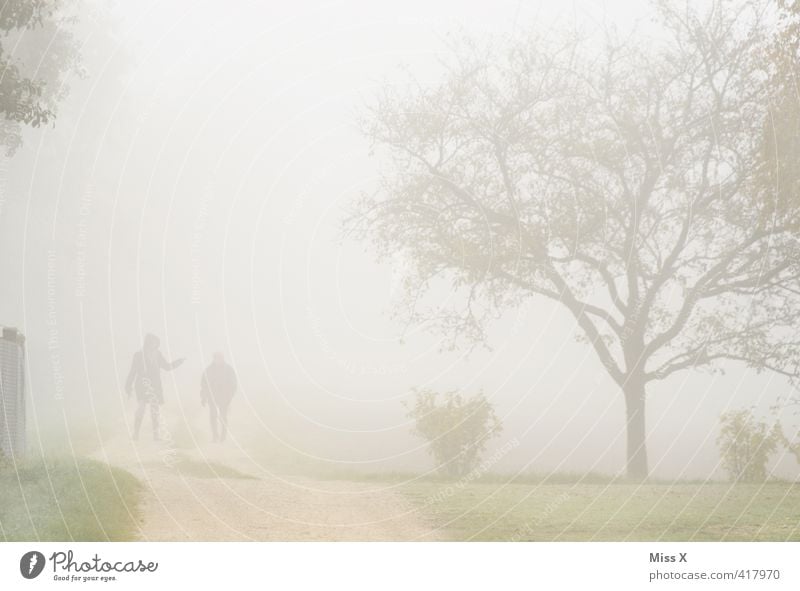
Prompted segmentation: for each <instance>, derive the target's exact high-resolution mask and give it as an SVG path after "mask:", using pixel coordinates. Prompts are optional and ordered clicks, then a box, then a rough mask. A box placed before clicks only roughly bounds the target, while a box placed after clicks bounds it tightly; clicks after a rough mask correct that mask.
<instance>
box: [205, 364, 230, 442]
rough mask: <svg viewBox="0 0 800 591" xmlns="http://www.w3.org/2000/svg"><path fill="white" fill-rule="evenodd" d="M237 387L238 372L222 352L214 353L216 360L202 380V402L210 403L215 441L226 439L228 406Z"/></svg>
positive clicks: (212, 434)
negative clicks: (227, 361)
mask: <svg viewBox="0 0 800 591" xmlns="http://www.w3.org/2000/svg"><path fill="white" fill-rule="evenodd" d="M236 388H237V380H236V372H235V371H234V370H233V368H232V367H231V366H230V365H228V364H227V363H225V357H224V356H223V355H222V353H214V361H212V363H211V365H209V366H208V367H207V368H206V370H205V371H204V372H203V377H202V379H201V381H200V403H201V404H202V405H203V406H205V405H206V404H208V412H209V418H210V420H211V436H212V437H213V438H214V441H225V437H226V436H227V434H228V408H229V406H230V403H231V400H232V399H233V395H234V394H236ZM218 423H219V425H218ZM218 427H219V429H218Z"/></svg>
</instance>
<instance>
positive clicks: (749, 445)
mask: <svg viewBox="0 0 800 591" xmlns="http://www.w3.org/2000/svg"><path fill="white" fill-rule="evenodd" d="M784 440H785V438H784V436H783V432H782V430H781V428H780V425H779V424H778V423H775V424H774V425H772V426H771V427H770V426H769V425H768V424H767V423H765V422H764V421H760V420H758V419H756V418H755V417H754V416H753V413H752V412H751V411H749V410H746V409H741V410H732V411H729V412H726V413H723V414H722V416H721V417H720V433H719V436H718V437H717V445H718V446H719V449H720V456H721V458H722V465H723V467H724V468H725V471H726V472H727V473H728V475H729V476H730V478H731V480H733V481H735V482H763V481H764V480H766V478H767V463H768V462H769V459H770V458H771V457H772V455H773V454H774V453H775V451H776V450H777V449H778V446H779V445H780V444H781V443H783V442H784Z"/></svg>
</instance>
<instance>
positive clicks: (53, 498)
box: [0, 458, 142, 542]
mask: <svg viewBox="0 0 800 591" xmlns="http://www.w3.org/2000/svg"><path fill="white" fill-rule="evenodd" d="M141 490H142V487H141V485H140V483H139V481H138V480H137V479H136V478H135V477H134V476H132V475H131V474H129V473H128V472H126V471H124V470H120V469H117V468H112V467H110V466H108V465H107V464H103V463H100V462H96V461H93V460H87V459H76V458H59V459H48V460H30V461H26V462H22V463H20V464H18V465H17V466H16V467H15V466H13V465H10V464H9V463H5V464H0V540H4V541H8V542H14V541H76V542H79V541H124V540H131V539H133V538H134V536H135V530H136V520H137V518H138V512H139V510H138V504H139V496H140V493H141Z"/></svg>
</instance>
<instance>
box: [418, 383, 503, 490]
mask: <svg viewBox="0 0 800 591" xmlns="http://www.w3.org/2000/svg"><path fill="white" fill-rule="evenodd" d="M415 394H416V397H415V400H414V404H413V406H410V405H406V407H407V408H408V409H409V412H408V417H409V418H411V419H414V423H415V424H414V429H413V431H412V432H413V433H414V434H415V435H418V436H419V437H422V438H423V439H426V440H427V441H428V443H429V445H428V453H429V454H430V455H431V456H432V457H433V459H434V461H435V462H436V466H437V468H438V469H439V471H440V472H441V473H442V474H444V475H446V476H448V477H451V478H460V477H463V476H466V475H467V474H469V473H470V472H471V471H472V470H474V469H475V468H476V467H477V465H478V462H479V460H480V456H481V453H483V451H484V450H485V449H486V444H487V443H488V442H489V440H490V439H492V438H493V437H496V436H497V435H499V434H500V432H501V431H502V427H501V425H500V419H498V418H497V415H496V414H495V412H494V408H493V407H492V405H491V404H490V403H489V401H488V400H486V397H485V396H484V394H483V392H479V393H478V394H477V395H475V396H473V397H472V398H465V397H463V396H462V395H461V394H459V393H457V392H446V393H444V394H439V393H436V392H432V391H429V390H423V391H417V392H416V393H415Z"/></svg>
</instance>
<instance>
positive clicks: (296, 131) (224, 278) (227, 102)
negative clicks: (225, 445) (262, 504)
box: [0, 0, 797, 477]
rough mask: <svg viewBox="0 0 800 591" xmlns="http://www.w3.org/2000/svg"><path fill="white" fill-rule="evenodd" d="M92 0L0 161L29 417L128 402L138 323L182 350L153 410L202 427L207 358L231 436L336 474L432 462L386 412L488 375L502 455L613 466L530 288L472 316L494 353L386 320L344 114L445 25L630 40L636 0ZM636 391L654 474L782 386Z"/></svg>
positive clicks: (444, 46)
mask: <svg viewBox="0 0 800 591" xmlns="http://www.w3.org/2000/svg"><path fill="white" fill-rule="evenodd" d="M481 4H482V5H483V6H482V7H481V6H480V5H481ZM554 4H555V5H556V6H557V7H556V6H554ZM476 5H478V6H476ZM86 6H87V9H86V12H85V14H86V15H93V16H92V18H86V19H83V20H82V21H81V23H80V25H79V29H78V36H79V40H80V41H81V42H82V43H83V48H82V50H83V54H84V64H83V65H84V68H85V76H84V77H83V78H74V79H73V80H71V81H70V89H71V93H70V96H69V98H68V99H67V100H66V101H65V102H64V103H63V104H62V105H61V106H60V108H59V113H58V118H57V120H56V122H55V125H54V126H48V127H46V128H43V129H40V130H28V131H26V133H25V145H24V147H23V148H22V149H21V150H20V151H19V153H18V154H16V155H15V156H14V157H13V158H11V159H6V160H4V161H3V162H2V163H1V164H0V166H1V168H0V193H1V194H2V199H1V200H0V247H1V248H2V253H3V255H2V257H0V265H2V277H3V284H4V286H3V290H2V316H0V324H2V325H7V326H18V327H20V328H21V329H22V330H23V331H24V332H25V333H26V335H27V337H28V354H29V359H30V382H29V384H30V392H31V394H32V399H33V404H34V409H33V412H34V415H35V416H36V417H38V420H39V421H40V422H41V425H43V426H45V427H47V428H48V429H50V428H53V427H51V425H54V424H58V423H59V422H61V421H62V417H63V416H69V420H70V421H73V422H75V424H78V423H80V422H81V421H84V422H85V423H88V424H92V425H96V426H98V428H101V427H102V425H104V424H107V423H109V422H113V421H114V420H117V419H119V418H120V417H123V416H125V414H126V413H127V414H128V415H130V413H131V412H132V406H131V405H130V404H129V403H126V402H125V401H124V399H123V394H122V382H123V380H124V377H125V373H126V372H127V369H128V364H129V362H130V356H131V355H132V354H133V352H134V351H135V350H137V349H138V348H139V347H140V346H141V339H142V335H143V334H144V333H145V332H154V333H156V334H158V335H160V336H161V339H162V349H163V350H164V353H165V355H166V356H167V357H168V358H173V357H181V356H186V357H187V358H188V361H187V363H186V364H185V365H184V366H183V367H182V368H180V369H179V370H177V371H175V372H174V373H172V374H170V375H169V377H168V379H167V380H166V382H165V385H166V392H167V395H166V398H167V406H166V409H167V413H168V414H169V416H170V417H171V418H170V420H172V421H179V420H187V421H190V422H192V421H194V422H197V421H198V420H199V418H198V417H199V413H200V410H199V393H198V392H199V380H200V372H201V371H202V369H203V367H205V365H206V364H208V362H209V361H210V359H211V355H212V353H213V352H214V351H216V350H221V351H224V352H225V354H226V356H227V357H228V360H229V361H230V362H231V363H232V364H233V365H234V366H235V367H236V369H237V370H238V371H239V374H240V378H241V381H242V392H241V394H240V397H239V399H237V400H236V401H235V404H234V407H233V411H232V412H233V418H232V421H233V424H234V433H233V436H234V438H235V437H236V432H235V427H236V425H238V426H239V427H240V431H239V433H240V435H241V433H243V432H244V431H245V430H246V432H247V433H248V434H251V435H252V434H259V433H263V434H267V433H271V434H272V435H273V436H274V437H276V438H278V439H279V440H280V441H282V442H283V445H285V446H286V448H287V449H294V450H295V451H297V452H298V453H300V454H304V455H308V456H311V457H317V458H323V459H326V460H331V461H333V462H335V463H342V464H348V465H357V466H360V467H361V468H363V469H375V470H377V469H398V468H411V467H420V466H425V467H429V464H428V463H427V460H426V456H425V454H424V451H423V448H422V443H421V442H420V441H418V440H416V439H414V438H412V437H411V436H410V435H409V434H408V430H409V427H410V425H409V424H408V422H407V420H406V419H405V417H404V410H403V408H402V407H401V404H400V401H401V400H403V399H406V398H407V397H408V395H409V391H410V389H411V388H412V387H428V388H435V389H442V390H444V389H460V390H462V391H464V392H465V393H472V392H477V391H478V390H480V389H483V390H484V391H485V392H486V393H487V395H488V396H489V397H490V398H491V400H492V401H493V402H494V403H495V405H496V408H497V412H498V414H499V416H500V417H501V418H502V419H503V423H504V426H505V428H504V432H503V435H502V437H500V438H499V439H498V440H497V441H496V442H495V443H494V445H496V446H497V447H500V446H502V445H504V444H505V443H507V442H508V441H512V440H517V441H518V442H519V445H518V446H517V447H515V448H514V449H513V451H512V452H510V453H509V454H508V455H507V456H506V457H504V458H503V460H502V462H501V464H500V465H498V469H503V470H508V471H515V470H522V469H530V470H537V471H550V470H561V471H586V470H594V471H600V472H609V473H615V472H619V471H621V470H622V467H623V465H624V451H625V438H624V430H623V426H624V425H623V423H624V412H623V411H624V405H623V399H622V396H621V394H620V393H619V392H618V391H617V388H616V386H615V384H614V383H613V382H612V380H611V379H610V378H609V377H608V376H607V375H606V373H605V371H604V369H603V368H602V366H601V364H600V363H599V362H598V360H597V359H596V357H595V355H594V353H593V351H592V350H591V348H590V347H589V346H587V345H584V344H580V343H577V342H575V339H574V335H575V328H576V327H575V323H574V321H573V319H572V318H571V317H569V316H568V314H567V313H566V312H564V311H563V310H561V309H560V308H558V307H556V306H554V305H553V304H551V303H549V302H545V301H543V300H535V299H532V300H530V301H529V302H528V304H527V305H526V306H524V307H523V308H522V309H520V310H519V311H518V313H517V314H512V315H508V316H506V317H504V318H503V319H501V321H499V322H498V323H496V324H495V325H493V326H492V327H491V329H490V331H489V332H490V344H491V345H492V350H482V349H478V350H475V351H473V352H471V353H470V354H469V355H467V354H466V353H467V352H466V351H457V352H440V351H439V347H440V343H439V340H438V337H437V336H436V335H434V334H431V333H429V332H427V331H425V330H424V328H420V327H404V326H402V325H401V324H398V323H397V322H396V321H394V320H393V319H392V318H391V315H390V311H391V309H392V303H393V301H394V298H395V297H396V294H395V293H394V290H395V289H396V286H397V281H398V274H400V273H402V271H403V260H402V257H401V256H398V257H397V259H396V260H395V261H393V262H392V264H378V263H376V262H375V260H374V257H373V254H372V253H371V252H370V250H369V247H368V246H367V245H365V244H362V243H358V242H355V241H353V240H350V239H347V238H346V237H343V236H342V230H341V226H342V219H343V217H344V216H345V215H346V213H347V209H348V207H349V206H350V205H351V204H352V202H353V200H354V199H355V198H357V197H358V195H359V193H360V192H362V191H368V190H371V189H373V188H374V187H375V182H376V180H377V170H378V167H377V163H376V161H375V160H374V159H372V158H371V157H370V155H369V146H368V144H367V142H366V140H365V139H364V138H363V137H361V136H360V134H359V132H358V131H357V129H356V126H355V119H356V116H357V114H358V112H359V109H360V108H362V107H363V105H365V104H368V103H369V101H370V99H371V97H373V96H374V95H375V93H376V92H377V90H378V89H379V88H380V87H381V85H383V84H384V83H387V82H388V83H391V82H392V81H393V80H400V79H401V76H400V75H399V74H400V70H399V66H401V65H405V66H407V67H408V69H410V70H412V71H414V72H415V73H416V74H417V75H418V77H419V78H420V79H421V80H423V81H428V82H430V83H431V84H434V83H436V81H437V80H438V79H439V75H440V74H441V68H440V66H439V65H437V61H436V58H437V56H441V55H443V54H446V52H447V51H448V38H449V35H451V34H458V32H459V31H463V32H465V33H468V34H474V35H479V36H481V35H484V36H485V35H491V34H499V35H504V34H508V33H509V32H514V31H517V30H519V29H526V28H531V27H538V28H544V29H555V28H557V27H562V28H563V27H570V26H581V27H586V28H587V29H591V28H592V27H593V26H597V25H598V24H599V23H601V22H609V21H610V22H613V23H614V24H615V25H616V26H618V27H620V28H623V29H624V28H626V27H630V26H632V25H633V24H634V23H636V22H638V21H639V19H644V22H645V23H646V17H647V9H646V7H645V6H643V3H624V2H607V3H598V2H588V1H587V2H582V3H581V2H574V3H571V4H570V3H549V6H548V3H542V4H541V5H540V4H537V3H535V2H531V3H528V2H525V3H522V2H516V1H506V2H494V3H470V4H465V3H462V2H456V1H450V2H440V1H437V2H430V1H427V2H421V1H415V2H404V3H391V4H389V3H374V2H366V1H364V2H349V1H348V2H303V3H291V6H289V5H288V3H261V2H226V3H220V2H188V1H185V2H179V1H167V2H164V1H159V2H155V1H153V0H148V1H144V2H118V3H117V5H116V6H114V7H113V8H112V9H110V10H108V9H105V8H104V4H103V3H88V4H87V5H86ZM632 7H633V8H632ZM92 19H94V20H92ZM644 26H646V24H645V25H644ZM449 296H450V294H449V293H448V292H447V290H445V289H442V290H439V291H438V292H437V293H436V294H435V297H437V298H441V299H442V300H443V301H444V300H446V299H447V298H448V297H449ZM650 392H651V393H650V395H649V398H648V404H649V408H648V415H647V419H648V443H649V453H650V456H651V461H652V471H653V474H654V476H657V477H705V476H707V475H708V474H709V473H711V472H712V471H713V470H715V466H716V463H717V461H718V457H717V452H716V446H715V439H716V433H717V420H718V416H719V414H720V412H722V411H724V410H725V409H727V408H737V407H741V406H750V405H756V406H757V407H758V408H759V409H760V411H761V412H766V410H767V409H768V407H769V406H770V405H771V404H774V402H775V399H776V397H777V396H783V395H786V394H787V393H788V392H789V390H788V386H787V384H786V383H785V381H783V380H782V379H778V378H774V377H772V376H770V375H769V374H762V375H759V376H756V375H753V374H752V373H750V372H748V371H747V370H745V369H744V368H742V367H738V366H734V365H731V366H730V367H728V368H727V372H726V374H725V375H713V376H711V375H705V374H686V373H684V374H679V375H677V376H675V377H673V378H671V379H670V380H668V381H666V382H663V383H659V384H657V385H654V386H653V387H651V389H650ZM71 424H72V423H71ZM781 469H782V473H784V474H786V475H789V476H792V477H796V475H797V468H796V466H795V465H794V464H793V463H792V461H791V460H789V459H786V460H785V461H784V462H782V468H781ZM717 474H718V473H717Z"/></svg>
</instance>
